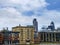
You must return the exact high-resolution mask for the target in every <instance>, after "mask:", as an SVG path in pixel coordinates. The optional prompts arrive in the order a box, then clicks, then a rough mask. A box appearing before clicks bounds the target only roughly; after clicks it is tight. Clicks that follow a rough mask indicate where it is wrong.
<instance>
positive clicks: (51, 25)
mask: <svg viewBox="0 0 60 45" xmlns="http://www.w3.org/2000/svg"><path fill="white" fill-rule="evenodd" d="M48 29H51V31H54V30H55V25H54V22H53V21H52V22H51V23H50V25H49V26H48Z"/></svg>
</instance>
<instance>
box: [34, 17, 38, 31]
mask: <svg viewBox="0 0 60 45" xmlns="http://www.w3.org/2000/svg"><path fill="white" fill-rule="evenodd" d="M33 26H34V28H35V32H38V22H37V20H36V18H34V19H33Z"/></svg>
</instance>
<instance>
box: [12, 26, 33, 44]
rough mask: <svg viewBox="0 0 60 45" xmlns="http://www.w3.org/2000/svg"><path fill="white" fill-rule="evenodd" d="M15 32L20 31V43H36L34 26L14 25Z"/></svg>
mask: <svg viewBox="0 0 60 45" xmlns="http://www.w3.org/2000/svg"><path fill="white" fill-rule="evenodd" d="M12 31H13V32H20V33H19V42H20V44H26V43H27V42H29V43H31V44H32V43H34V28H33V26H16V27H12Z"/></svg>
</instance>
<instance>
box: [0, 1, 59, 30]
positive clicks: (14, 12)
mask: <svg viewBox="0 0 60 45" xmlns="http://www.w3.org/2000/svg"><path fill="white" fill-rule="evenodd" d="M0 4H1V6H3V8H0V21H1V22H0V29H1V28H3V27H10V28H11V27H12V26H16V25H18V24H22V25H28V24H32V21H33V18H37V20H38V23H39V30H40V28H41V27H42V25H49V23H50V22H51V21H54V22H55V25H56V27H58V26H59V25H57V24H59V23H60V21H59V19H60V12H59V11H55V10H47V9H46V10H45V8H44V7H46V6H47V5H48V3H46V2H45V0H0ZM14 7H16V8H17V9H16V8H14ZM30 10H31V11H33V12H34V14H33V15H32V16H25V15H22V12H25V11H30ZM39 13H40V14H41V15H40V16H38V15H37V14H39Z"/></svg>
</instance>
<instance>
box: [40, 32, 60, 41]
mask: <svg viewBox="0 0 60 45" xmlns="http://www.w3.org/2000/svg"><path fill="white" fill-rule="evenodd" d="M39 37H40V42H60V32H53V31H52V32H39Z"/></svg>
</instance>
